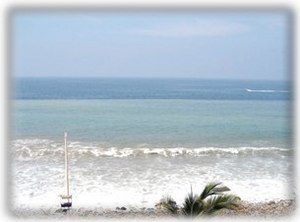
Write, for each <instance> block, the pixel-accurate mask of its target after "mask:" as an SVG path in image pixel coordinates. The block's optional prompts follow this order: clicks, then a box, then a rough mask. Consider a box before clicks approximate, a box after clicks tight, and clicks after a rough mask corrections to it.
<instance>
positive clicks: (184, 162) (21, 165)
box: [10, 78, 294, 208]
mask: <svg viewBox="0 0 300 222" xmlns="http://www.w3.org/2000/svg"><path fill="white" fill-rule="evenodd" d="M11 95H12V100H11V129H10V131H11V135H10V144H11V145H10V157H11V172H12V175H11V182H12V194H11V195H12V204H13V207H15V208H18V207H21V208H22V207H25V208H38V207H41V206H46V207H58V206H59V204H60V200H59V195H60V194H62V193H63V189H64V149H63V145H64V138H63V135H64V132H68V147H69V155H70V192H71V194H72V195H73V206H74V207H88V206H92V207H108V208H109V207H116V206H136V207H154V205H155V203H157V202H158V201H159V200H160V199H161V198H162V197H163V196H166V195H170V196H172V197H173V198H174V199H175V200H176V201H177V202H179V203H180V202H181V201H182V200H183V198H184V197H185V195H186V194H187V193H188V192H189V191H190V187H191V186H192V187H193V190H194V192H199V193H200V192H201V190H202V188H203V187H204V186H205V185H206V184H207V183H208V182H211V181H215V182H222V183H223V184H224V185H226V186H228V187H229V188H230V189H231V192H232V193H235V194H237V195H238V196H240V197H241V198H242V199H243V200H245V201H250V202H261V201H270V200H280V199H290V198H293V197H294V187H293V125H292V121H293V113H292V99H293V98H292V95H293V93H292V88H291V85H290V83H289V82H283V81H250V80H249V81H246V80H200V79H158V78H157V79H142V78H128V79H121V78H17V79H15V81H14V88H13V90H12V93H11Z"/></svg>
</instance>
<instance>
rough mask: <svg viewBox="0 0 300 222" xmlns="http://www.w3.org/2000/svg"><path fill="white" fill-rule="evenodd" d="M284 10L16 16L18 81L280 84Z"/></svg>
mask: <svg viewBox="0 0 300 222" xmlns="http://www.w3.org/2000/svg"><path fill="white" fill-rule="evenodd" d="M288 20H289V17H288V13H287V12H281V13H280V12H264V13H263V12H260V13H258V12H239V13H238V12H231V13H230V12H227V13H225V12H205V11H199V12H195V11H193V12H168V11H166V12H160V13H158V12H156V13H155V12H129V11H127V12H105V11H102V12H97V13H95V12H93V13H91V12H82V13H78V12H76V13H75V12H52V13H50V12H43V13H42V12H27V13H25V12H16V13H14V14H13V17H12V25H13V28H12V29H13V36H12V43H13V48H12V49H13V73H14V76H17V77H29V76H34V77H56V76H57V77H196V78H222V79H274V80H278V79H279V80H281V79H286V78H287V75H288V73H287V72H288V57H287V56H288V55H289V51H288V50H289V48H288V41H289V36H288V35H289V21H288Z"/></svg>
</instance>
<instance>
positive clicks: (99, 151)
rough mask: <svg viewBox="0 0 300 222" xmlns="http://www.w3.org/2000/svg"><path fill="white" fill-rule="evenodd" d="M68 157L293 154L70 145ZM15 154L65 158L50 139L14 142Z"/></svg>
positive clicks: (256, 149) (261, 150)
mask: <svg viewBox="0 0 300 222" xmlns="http://www.w3.org/2000/svg"><path fill="white" fill-rule="evenodd" d="M68 147H69V155H70V156H71V157H73V158H84V157H119V158H122V157H136V156H155V155H156V156H163V157H175V156H205V155H274V154H286V153H287V152H289V151H290V149H287V148H279V147H230V148H222V147H199V148H185V147H176V148H168V147H166V148H165V147H161V148H151V147H143V148H117V147H110V148H103V147H101V146H100V145H95V144H91V145H89V144H84V143H80V142H70V143H69V144H68ZM12 148H13V149H12V152H13V153H12V154H13V155H14V156H15V157H17V158H20V159H24V158H25V159H26V158H32V157H42V156H57V157H59V156H63V154H64V148H63V144H59V143H55V142H53V141H50V140H38V139H34V140H15V141H13V142H12Z"/></svg>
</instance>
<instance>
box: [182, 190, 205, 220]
mask: <svg viewBox="0 0 300 222" xmlns="http://www.w3.org/2000/svg"><path fill="white" fill-rule="evenodd" d="M198 199H199V196H198V195H195V194H194V193H193V189H192V187H191V192H190V193H189V194H188V195H187V197H186V198H185V199H184V203H183V208H182V213H183V214H184V215H185V216H190V217H195V216H197V215H199V214H200V213H201V212H202V211H203V203H202V202H201V201H198Z"/></svg>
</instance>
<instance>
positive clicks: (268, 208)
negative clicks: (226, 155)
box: [9, 199, 296, 219]
mask: <svg viewBox="0 0 300 222" xmlns="http://www.w3.org/2000/svg"><path fill="white" fill-rule="evenodd" d="M123 207H124V208H123ZM295 211H296V201H295V200H290V199H289V200H279V201H268V202H258V203H250V202H246V201H241V203H240V206H239V207H238V208H236V209H235V210H227V209H222V210H220V211H219V212H217V213H216V214H215V215H214V216H212V217H287V216H292V215H293V214H294V213H295ZM9 213H10V215H11V216H13V217H16V218H65V217H72V218H82V217H95V218H111V219H114V218H128V219H130V218H135V219H143V218H144V219H149V218H161V219H163V218H165V219H172V218H180V217H182V216H173V215H171V214H170V213H169V212H167V211H166V210H165V209H161V208H159V207H153V208H146V207H140V208H138V207H130V208H126V206H116V208H115V209H105V208H84V207H79V208H71V209H70V211H68V212H67V213H66V212H63V211H62V210H61V209H59V208H51V209H49V208H47V209H46V208H44V209H43V208H40V209H30V208H16V209H12V210H11V212H9Z"/></svg>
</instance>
